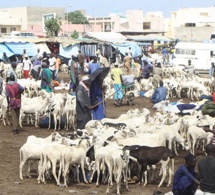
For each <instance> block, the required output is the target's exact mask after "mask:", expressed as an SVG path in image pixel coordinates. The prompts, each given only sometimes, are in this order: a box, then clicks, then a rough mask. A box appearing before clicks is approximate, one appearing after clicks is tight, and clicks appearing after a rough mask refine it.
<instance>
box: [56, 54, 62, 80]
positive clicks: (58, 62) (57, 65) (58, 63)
mask: <svg viewBox="0 0 215 195" xmlns="http://www.w3.org/2000/svg"><path fill="white" fill-rule="evenodd" d="M60 65H61V60H60V57H59V56H57V57H56V63H55V79H56V80H58V81H59V69H60Z"/></svg>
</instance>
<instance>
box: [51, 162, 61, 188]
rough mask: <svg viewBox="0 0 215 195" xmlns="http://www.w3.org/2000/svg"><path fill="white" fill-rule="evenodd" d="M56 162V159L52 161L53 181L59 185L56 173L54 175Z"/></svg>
mask: <svg viewBox="0 0 215 195" xmlns="http://www.w3.org/2000/svg"><path fill="white" fill-rule="evenodd" d="M56 164H57V162H56V161H53V162H52V174H53V176H54V178H55V181H56V183H57V185H60V183H59V181H58V178H57V175H56Z"/></svg>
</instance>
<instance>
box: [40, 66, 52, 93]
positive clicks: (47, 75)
mask: <svg viewBox="0 0 215 195" xmlns="http://www.w3.org/2000/svg"><path fill="white" fill-rule="evenodd" d="M51 83H52V72H51V71H50V70H49V68H48V65H47V64H46V63H45V62H43V63H42V71H41V86H40V88H41V89H45V90H46V91H47V92H48V93H50V92H52V87H51Z"/></svg>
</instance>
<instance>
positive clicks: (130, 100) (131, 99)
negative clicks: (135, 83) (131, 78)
mask: <svg viewBox="0 0 215 195" xmlns="http://www.w3.org/2000/svg"><path fill="white" fill-rule="evenodd" d="M127 104H128V105H129V106H131V105H134V94H133V93H129V95H128V100H127Z"/></svg>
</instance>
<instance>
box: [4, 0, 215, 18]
mask: <svg viewBox="0 0 215 195" xmlns="http://www.w3.org/2000/svg"><path fill="white" fill-rule="evenodd" d="M0 2H1V3H0V8H9V7H23V6H41V7H64V8H65V10H66V12H68V11H69V12H70V11H74V10H86V14H87V15H88V16H92V17H98V16H101V17H102V16H108V15H109V13H123V14H125V13H126V10H129V9H131V10H132V9H142V10H143V13H145V12H148V11H162V12H163V15H164V16H165V17H169V16H170V13H171V11H177V10H179V9H181V8H202V7H205V8H206V7H213V6H214V5H215V1H213V0H154V1H153V0H147V1H146V0H70V1H69V0H43V1H42V0H15V1H14V0H0Z"/></svg>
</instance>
